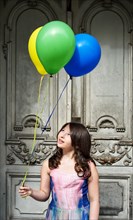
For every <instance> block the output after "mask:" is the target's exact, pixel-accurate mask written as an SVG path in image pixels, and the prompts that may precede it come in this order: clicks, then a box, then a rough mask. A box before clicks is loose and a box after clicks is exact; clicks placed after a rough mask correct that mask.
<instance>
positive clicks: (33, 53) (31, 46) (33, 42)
mask: <svg viewBox="0 0 133 220" xmlns="http://www.w3.org/2000/svg"><path fill="white" fill-rule="evenodd" d="M41 28H42V27H39V28H37V29H36V30H35V31H33V33H32V34H31V36H30V38H29V42H28V51H29V55H30V58H31V60H32V62H33V64H34V65H35V67H36V69H37V71H38V72H39V73H40V74H41V75H45V74H47V72H46V70H45V68H44V67H43V65H42V64H41V62H40V60H39V58H38V55H37V51H36V38H37V35H38V33H39V31H40V30H41Z"/></svg>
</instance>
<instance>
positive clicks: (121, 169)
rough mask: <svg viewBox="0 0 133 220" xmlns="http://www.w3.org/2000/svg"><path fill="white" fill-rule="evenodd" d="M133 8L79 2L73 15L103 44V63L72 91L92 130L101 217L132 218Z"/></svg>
mask: <svg viewBox="0 0 133 220" xmlns="http://www.w3.org/2000/svg"><path fill="white" fill-rule="evenodd" d="M117 3H118V2H117ZM121 3H123V1H121ZM73 7H75V6H74V5H73ZM79 8H80V10H79ZM130 9H131V10H130ZM132 11H133V3H131V2H128V3H127V1H126V3H125V5H124V4H120V2H119V3H118V4H115V2H113V1H99V2H98V3H97V2H93V3H91V2H87V1H86V2H84V3H83V2H82V1H78V5H77V7H76V8H75V11H74V12H75V13H74V16H73V22H74V27H75V26H76V30H77V32H78V31H79V30H81V31H82V32H87V33H90V34H92V35H93V36H95V37H96V38H97V39H98V41H99V42H100V45H101V49H102V56H101V60H100V63H99V64H98V66H97V67H96V68H95V69H94V70H93V71H92V72H90V73H89V74H87V75H86V76H84V78H83V79H77V80H74V82H73V91H74V92H73V96H72V97H73V101H72V110H73V111H72V118H73V120H78V121H82V122H84V124H85V125H86V126H87V127H88V129H89V131H90V132H91V134H92V140H93V149H92V157H93V158H94V159H95V161H96V163H97V166H98V169H99V173H100V198H101V202H100V203H101V209H100V219H120V220H122V219H123V220H126V219H132V214H131V210H132V203H131V199H132V189H131V188H132V178H133V158H132V155H133V142H132V86H133V85H132V74H133V72H132V37H133V33H132V25H133V23H132V18H131V17H132V15H131V12H132ZM76 24H78V25H76ZM79 81H80V89H79V86H78V85H79ZM79 97H80V98H79ZM75 100H76V101H75ZM79 106H80V108H79Z"/></svg>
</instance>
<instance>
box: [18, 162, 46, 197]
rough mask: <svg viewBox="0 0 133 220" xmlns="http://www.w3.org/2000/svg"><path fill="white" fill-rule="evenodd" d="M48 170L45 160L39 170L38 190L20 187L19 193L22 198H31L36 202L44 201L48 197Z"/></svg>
mask: <svg viewBox="0 0 133 220" xmlns="http://www.w3.org/2000/svg"><path fill="white" fill-rule="evenodd" d="M49 173H50V170H49V167H48V160H45V161H44V162H43V165H42V169H41V183H40V190H36V189H32V188H30V187H28V186H21V187H20V188H19V193H20V195H21V196H22V197H26V196H31V197H32V198H33V199H35V200H38V201H46V200H47V199H48V198H49V195H50V175H49Z"/></svg>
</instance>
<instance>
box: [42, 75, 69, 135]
mask: <svg viewBox="0 0 133 220" xmlns="http://www.w3.org/2000/svg"><path fill="white" fill-rule="evenodd" d="M71 79H72V77H70V78H69V79H68V81H67V82H66V84H65V86H64V88H63V90H62V92H61V94H60V95H59V97H58V99H57V102H56V104H55V106H54V108H53V110H52V112H51V113H50V115H49V117H48V120H47V122H46V124H45V126H44V127H43V128H42V133H41V135H42V134H43V132H44V131H45V130H46V128H47V125H48V123H49V121H50V119H51V117H52V115H53V113H54V111H55V109H56V107H57V105H58V103H59V100H60V99H61V96H62V95H63V92H64V90H65V89H66V87H67V85H68V83H69V81H70V80H71Z"/></svg>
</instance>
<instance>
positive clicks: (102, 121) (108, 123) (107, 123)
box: [87, 115, 125, 132]
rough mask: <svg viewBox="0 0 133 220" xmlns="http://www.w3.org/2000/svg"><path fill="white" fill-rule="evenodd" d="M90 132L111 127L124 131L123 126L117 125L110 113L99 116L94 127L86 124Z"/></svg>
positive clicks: (117, 130)
mask: <svg viewBox="0 0 133 220" xmlns="http://www.w3.org/2000/svg"><path fill="white" fill-rule="evenodd" d="M87 127H88V129H89V131H90V132H97V131H98V130H100V129H113V130H115V131H116V132H125V128H124V127H118V123H117V121H116V120H115V118H113V117H112V116H110V115H105V116H102V117H100V118H99V119H98V120H97V122H96V127H89V126H87Z"/></svg>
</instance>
